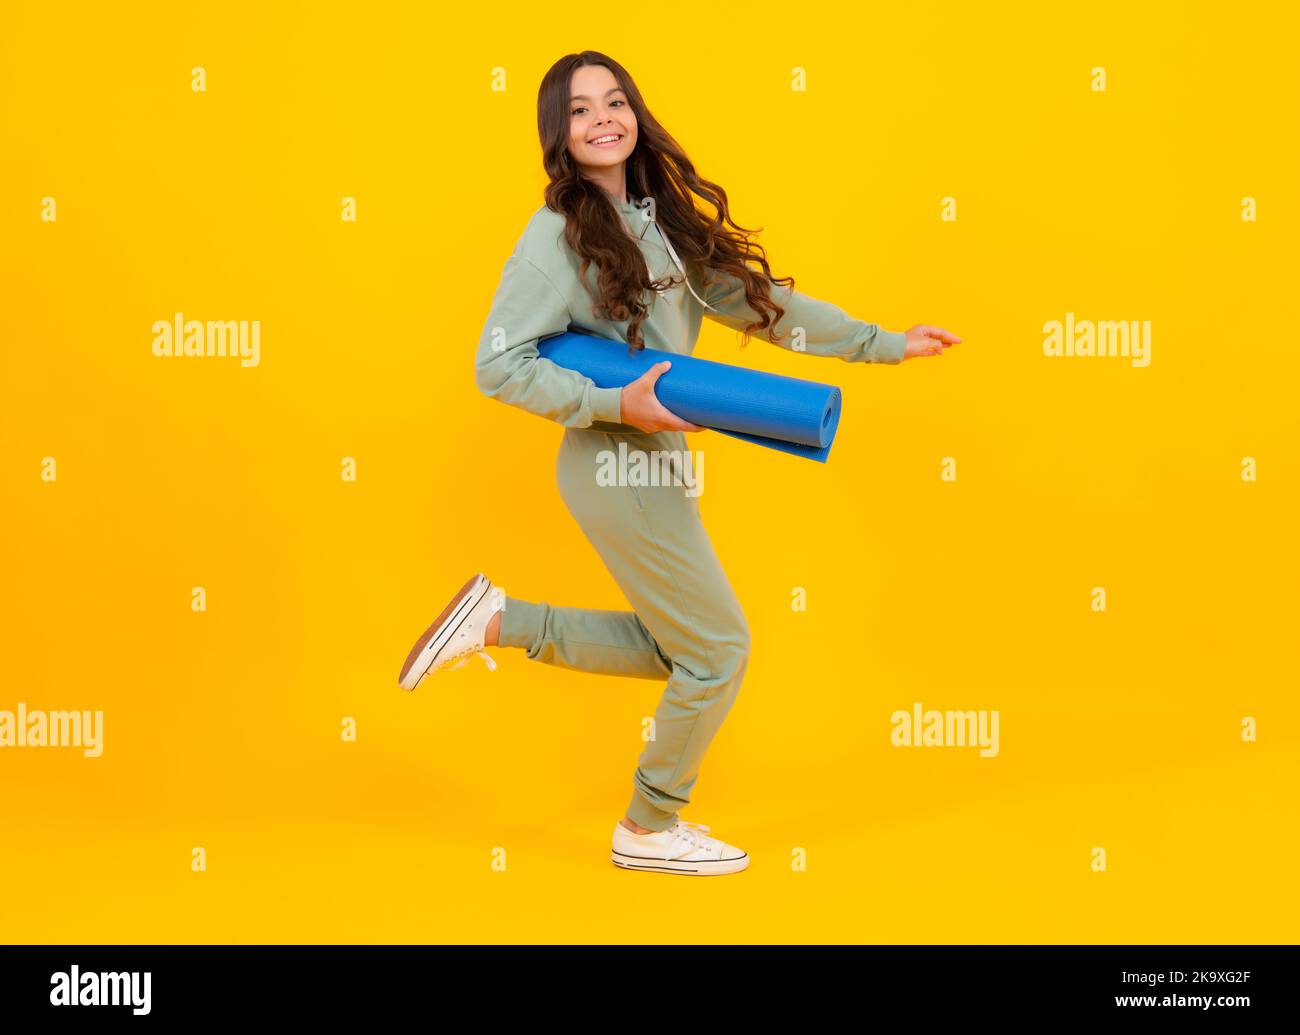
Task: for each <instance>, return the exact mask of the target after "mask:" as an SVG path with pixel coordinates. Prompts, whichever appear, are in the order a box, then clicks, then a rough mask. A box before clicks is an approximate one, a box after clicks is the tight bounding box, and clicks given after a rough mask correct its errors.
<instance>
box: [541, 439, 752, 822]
mask: <svg viewBox="0 0 1300 1035" xmlns="http://www.w3.org/2000/svg"><path fill="white" fill-rule="evenodd" d="M620 441H622V442H626V444H627V449H628V450H629V451H633V450H637V449H645V450H675V451H678V452H679V454H680V453H685V451H686V450H687V448H688V446H687V442H686V436H685V434H684V433H682V432H659V433H657V434H653V435H650V434H644V433H643V434H634V435H617V436H615V435H611V434H607V433H604V432H596V431H592V430H590V429H573V428H570V429H566V431H565V435H564V440H563V442H562V444H561V447H560V455H559V457H558V460H557V465H556V466H557V475H558V479H559V484H560V493H561V496H562V497H563V499H564V502H565V505H566V506H567V507H568V508H569V511H570V513H571V514H572V515H573V517H574V519H575V520H576V521H577V522H578V524H579V525H580V526H581V528H582V530H583V532H584V534H585V535H586V536H587V539H588V540H589V541H590V542H591V544H592V546H593V547H594V548H595V549H596V552H597V553H599V554H600V557H601V559H602V560H603V561H604V563H605V565H606V567H607V568H608V569H609V572H610V574H611V575H612V576H613V578H614V581H615V582H617V583H618V586H619V588H620V589H621V590H622V591H623V593H624V595H625V596H626V597H627V599H628V602H629V603H630V604H631V605H632V608H633V611H634V612H635V614H636V615H637V617H638V618H639V619H640V621H641V622H642V623H643V625H644V627H645V628H646V630H648V632H649V633H650V635H651V636H652V637H653V638H654V641H655V642H656V643H657V644H658V647H659V649H660V651H661V652H662V653H663V655H664V656H665V657H667V658H670V659H671V673H670V675H669V677H668V683H667V686H666V688H665V690H664V694H663V697H662V699H661V700H660V702H659V706H658V708H657V709H656V711H655V729H654V739H653V740H651V741H649V742H648V743H647V744H646V746H645V748H644V750H643V751H642V752H641V757H640V759H639V764H638V766H637V769H636V771H635V773H634V774H633V785H634V786H633V795H632V800H631V802H630V804H629V806H628V818H629V819H631V820H632V822H634V823H636V824H637V825H638V826H641V827H644V828H647V829H649V830H667V829H668V828H669V827H671V826H673V824H674V823H675V822H676V820H677V811H678V810H679V809H681V808H683V807H684V806H686V805H687V804H689V802H690V793H691V789H692V788H693V787H694V785H695V781H696V779H697V777H698V775H699V769H700V764H701V762H702V760H703V758H704V753H705V751H706V750H707V749H708V747H709V744H710V743H711V742H712V740H713V738H714V735H715V734H716V733H717V732H718V729H719V727H720V726H721V725H722V721H723V719H725V718H726V716H727V713H728V712H729V711H730V709H731V705H732V703H733V702H734V701H735V698H736V695H737V693H738V692H739V690H740V684H741V681H742V680H743V678H744V675H745V668H746V664H747V662H748V659H749V650H750V637H749V627H748V624H747V622H746V620H745V616H744V613H743V612H742V610H741V607H740V603H739V601H738V600H737V599H736V595H735V593H734V591H733V590H732V588H731V584H730V582H729V581H728V579H727V576H726V573H725V572H724V571H723V569H722V566H721V564H720V563H719V561H718V558H717V555H716V554H715V553H714V550H713V546H712V543H711V542H710V541H709V537H708V533H707V532H706V531H705V528H704V524H703V521H702V520H701V517H700V511H699V501H698V499H697V498H696V497H694V496H688V495H687V494H686V490H685V488H684V487H683V486H682V485H672V484H669V485H657V486H633V485H601V484H599V483H598V482H597V478H596V471H597V466H598V464H599V462H600V460H599V454H600V453H601V452H602V451H604V450H611V451H614V452H615V453H617V449H618V444H619V442H620Z"/></svg>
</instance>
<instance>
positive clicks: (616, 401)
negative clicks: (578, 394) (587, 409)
mask: <svg viewBox="0 0 1300 1035" xmlns="http://www.w3.org/2000/svg"><path fill="white" fill-rule="evenodd" d="M591 418H592V420H601V421H605V422H606V423H608V424H621V423H623V389H622V388H593V389H592V390H591Z"/></svg>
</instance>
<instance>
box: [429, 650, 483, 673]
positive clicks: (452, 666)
mask: <svg viewBox="0 0 1300 1035" xmlns="http://www.w3.org/2000/svg"><path fill="white" fill-rule="evenodd" d="M472 654H477V655H478V656H479V657H480V658H482V659H483V660H484V661H485V662H487V667H488V671H489V672H495V671H496V670H497V663H496V662H495V661H494V660H493V658H492V655H491V654H489V653H488V652H487V651H484V650H477V649H476V648H474V647H466V648H465V649H464V650H463V651H461V652H460V653H459V654H453V655H452V656H451V657H449V658H447V660H446V661H444V662H443V663H442V664H441V665H440V666H438V667H439V668H441V669H443V670H444V671H447V672H453V671H455V670H456V669H458V668H460V667H461V666H462V665H464V664H465V663H466V662H468V661H469V659H470V655H472Z"/></svg>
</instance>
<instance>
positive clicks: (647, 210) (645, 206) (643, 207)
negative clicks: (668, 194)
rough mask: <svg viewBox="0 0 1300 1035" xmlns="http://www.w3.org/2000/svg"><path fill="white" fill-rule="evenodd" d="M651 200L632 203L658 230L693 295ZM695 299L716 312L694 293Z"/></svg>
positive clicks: (688, 281)
mask: <svg viewBox="0 0 1300 1035" xmlns="http://www.w3.org/2000/svg"><path fill="white" fill-rule="evenodd" d="M653 201H654V199H653V198H642V199H641V200H640V201H634V202H633V203H632V204H633V206H634V207H635V208H636V209H637V210H638V211H640V213H641V218H642V219H643V220H645V221H646V222H648V223H653V224H654V228H655V229H656V230H657V231H658V232H659V240H661V241H663V243H664V249H665V250H666V251H667V252H668V254H669V256H670V257H671V258H672V260H673V265H675V266H676V267H677V269H678V271H679V272H680V273H681V275H682V280H684V281H685V282H686V289H687V290H688V291H690V293H691V294H692V295H695V288H693V287H691V278H690V277H688V276H687V275H686V267H685V266H683V265H682V260H681V259H680V258H678V256H677V249H675V248H674V247H673V245H672V242H671V241H670V240H668V238H667V236H665V234H664V232H663V229H662V228H661V227H660V226H659V221H658V220H657V219H655V217H654V210H653V208H652V205H651V203H652V202H653ZM695 300H696V301H697V302H699V303H700V305H702V306H704V308H706V309H713V311H714V312H715V313H716V312H718V310H717V309H714V307H713V306H711V305H709V303H708V302H706V301H704V299H702V298H701V297H700V296H699V295H695Z"/></svg>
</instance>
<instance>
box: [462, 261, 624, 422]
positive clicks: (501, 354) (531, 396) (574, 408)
mask: <svg viewBox="0 0 1300 1035" xmlns="http://www.w3.org/2000/svg"><path fill="white" fill-rule="evenodd" d="M568 329H569V307H568V305H567V304H566V303H565V301H564V296H563V295H562V294H561V293H560V290H559V289H558V288H557V287H556V286H555V285H554V284H553V283H552V282H551V280H550V278H548V277H547V276H546V274H545V273H544V272H543V271H542V269H541V268H540V267H539V266H537V264H536V263H534V262H532V261H531V260H530V259H529V258H528V257H527V256H525V255H521V254H520V253H519V251H518V249H516V251H515V252H514V253H513V254H512V255H511V256H510V258H509V259H507V260H506V264H505V268H504V270H503V271H502V274H501V283H500V284H499V285H498V286H497V291H496V295H495V297H494V298H493V299H492V308H491V310H490V311H489V313H488V318H487V323H486V324H485V325H484V327H483V335H482V337H481V338H480V339H479V344H478V353H477V355H476V356H475V359H474V379H475V381H476V383H477V384H478V387H479V390H480V391H481V392H482V393H483V394H484V395H486V396H487V397H488V398H489V399H499V400H500V401H501V402H504V403H509V404H510V405H511V406H518V407H519V408H520V409H522V410H527V411H528V412H529V413H534V414H536V415H537V416H539V417H545V418H546V419H547V420H553V421H556V422H557V423H559V424H563V425H564V426H565V427H570V428H585V427H588V426H590V425H591V424H592V422H594V421H607V422H609V423H613V424H618V423H620V422H621V417H622V413H621V409H622V389H621V388H599V387H597V385H596V382H594V381H593V380H592V379H591V378H589V377H587V376H585V375H584V374H580V373H578V372H577V371H576V370H570V369H568V368H567V367H562V366H560V365H559V364H557V363H552V362H551V361H550V360H549V359H546V358H545V357H544V356H542V355H540V354H539V353H538V351H537V342H538V341H539V340H540V339H542V338H547V337H550V336H551V335H553V334H562V333H564V332H565V331H567V330H568Z"/></svg>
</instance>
